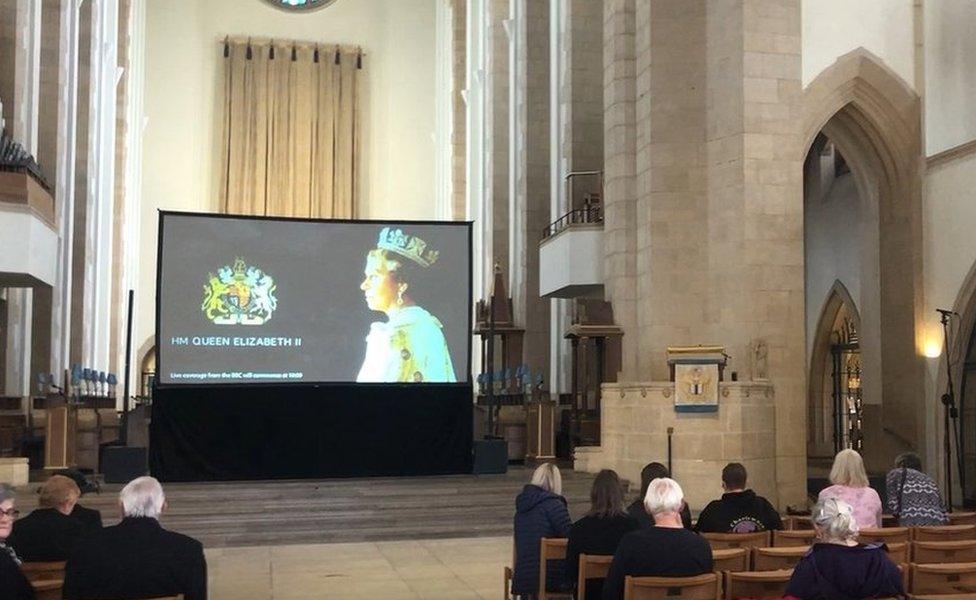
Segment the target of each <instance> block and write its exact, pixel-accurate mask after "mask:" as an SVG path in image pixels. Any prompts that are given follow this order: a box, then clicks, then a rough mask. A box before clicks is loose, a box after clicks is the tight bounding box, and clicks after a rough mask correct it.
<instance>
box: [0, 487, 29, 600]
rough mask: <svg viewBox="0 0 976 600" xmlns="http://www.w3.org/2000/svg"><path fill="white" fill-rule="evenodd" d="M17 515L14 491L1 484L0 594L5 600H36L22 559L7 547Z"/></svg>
mask: <svg viewBox="0 0 976 600" xmlns="http://www.w3.org/2000/svg"><path fill="white" fill-rule="evenodd" d="M17 514H18V513H17V509H15V508H14V489H13V488H12V487H10V486H9V485H7V484H6V483H0V592H3V598H4V600H34V588H33V587H31V584H30V582H29V581H27V577H25V576H24V574H23V573H22V572H21V570H20V558H19V557H18V556H17V552H16V551H14V549H13V548H11V547H10V546H8V545H7V539H8V538H9V537H10V531H11V530H12V529H13V526H14V520H15V519H16V518H17Z"/></svg>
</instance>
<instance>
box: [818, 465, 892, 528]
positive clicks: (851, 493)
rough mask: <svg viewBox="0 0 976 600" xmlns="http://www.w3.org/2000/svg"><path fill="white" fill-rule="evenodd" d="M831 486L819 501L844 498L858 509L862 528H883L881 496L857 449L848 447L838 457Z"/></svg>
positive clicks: (832, 472) (821, 495) (859, 523)
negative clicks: (874, 487)
mask: <svg viewBox="0 0 976 600" xmlns="http://www.w3.org/2000/svg"><path fill="white" fill-rule="evenodd" d="M830 483H831V484H832V485H830V486H829V487H826V488H824V489H823V490H821V491H820V495H819V496H818V498H817V500H818V501H819V502H823V501H825V500H829V499H831V498H836V499H837V500H843V501H844V502H845V503H847V504H848V505H850V506H851V507H852V509H853V511H854V513H853V514H854V520H855V521H857V525H858V527H881V496H879V495H878V492H876V491H874V490H873V489H872V488H871V486H870V485H869V484H868V474H867V471H865V470H864V460H863V459H862V458H861V455H860V454H858V453H857V451H856V450H851V449H850V448H847V449H846V450H841V451H840V452H838V453H837V456H835V457H834V466H833V468H831V469H830Z"/></svg>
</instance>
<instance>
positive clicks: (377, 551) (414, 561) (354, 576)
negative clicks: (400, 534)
mask: <svg viewBox="0 0 976 600" xmlns="http://www.w3.org/2000/svg"><path fill="white" fill-rule="evenodd" d="M206 555H207V566H208V571H209V573H208V574H209V580H210V585H209V589H210V600H299V599H303V600H304V599H308V600H311V599H317V598H343V599H345V598H349V599H360V598H362V599H367V598H369V599H375V598H383V599H385V600H397V599H401V598H403V599H406V598H411V599H416V598H430V599H439V598H443V599H445V600H447V599H451V600H465V599H472V600H478V599H480V598H491V599H492V600H496V599H497V598H499V597H500V596H501V593H502V569H503V567H504V566H505V565H508V564H510V563H511V557H512V538H511V535H507V536H499V537H478V538H451V539H430V540H393V541H377V542H352V543H337V544H293V545H287V546H247V547H235V548H231V547H227V548H207V549H206Z"/></svg>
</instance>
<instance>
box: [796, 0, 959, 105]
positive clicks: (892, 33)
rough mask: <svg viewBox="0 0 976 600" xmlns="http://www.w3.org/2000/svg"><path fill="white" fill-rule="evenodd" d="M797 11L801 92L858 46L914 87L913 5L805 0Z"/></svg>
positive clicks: (902, 0)
mask: <svg viewBox="0 0 976 600" xmlns="http://www.w3.org/2000/svg"><path fill="white" fill-rule="evenodd" d="M935 1H936V2H957V1H958V2H960V3H965V2H967V1H968V0H935ZM926 4H929V2H926ZM801 10H802V26H803V32H802V36H803V37H802V42H803V55H802V60H803V85H804V86H805V85H807V84H809V83H810V82H811V81H813V79H814V78H815V77H816V76H817V75H818V74H819V73H820V72H821V71H823V70H824V69H826V68H827V67H829V66H830V65H831V64H833V63H834V61H835V60H837V57H839V56H842V55H844V54H847V53H848V52H850V51H851V50H854V49H855V48H859V47H861V46H863V47H864V48H865V49H867V50H868V51H870V52H872V53H874V54H876V55H877V56H879V57H880V58H881V59H882V60H883V61H884V62H885V64H887V65H888V66H889V67H890V68H891V69H893V70H894V71H895V73H897V74H898V75H899V76H900V77H901V78H902V79H904V80H905V81H906V82H908V85H910V86H911V85H913V84H914V81H915V66H914V65H915V58H914V57H915V48H914V44H915V41H914V33H913V31H914V26H913V20H912V19H913V12H912V0H854V1H851V0H803V2H802V9H801Z"/></svg>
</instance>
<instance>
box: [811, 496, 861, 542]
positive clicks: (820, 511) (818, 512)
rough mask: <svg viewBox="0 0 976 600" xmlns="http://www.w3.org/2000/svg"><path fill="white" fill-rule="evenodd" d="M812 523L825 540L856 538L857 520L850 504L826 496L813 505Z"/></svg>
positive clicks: (835, 540) (840, 540) (841, 540)
mask: <svg viewBox="0 0 976 600" xmlns="http://www.w3.org/2000/svg"><path fill="white" fill-rule="evenodd" d="M813 523H814V524H815V525H816V527H817V530H818V531H819V532H820V537H821V539H823V541H825V542H844V541H847V540H853V539H855V538H857V534H858V527H857V521H855V520H854V509H853V508H852V507H851V505H850V504H848V503H846V502H844V501H843V500H838V499H837V498H827V499H826V500H822V501H820V502H818V503H817V504H816V506H814V507H813Z"/></svg>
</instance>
